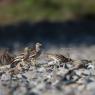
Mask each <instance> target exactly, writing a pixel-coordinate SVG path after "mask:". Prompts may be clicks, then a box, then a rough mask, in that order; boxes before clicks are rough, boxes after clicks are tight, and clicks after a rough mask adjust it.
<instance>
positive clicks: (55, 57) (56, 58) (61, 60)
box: [47, 53, 73, 63]
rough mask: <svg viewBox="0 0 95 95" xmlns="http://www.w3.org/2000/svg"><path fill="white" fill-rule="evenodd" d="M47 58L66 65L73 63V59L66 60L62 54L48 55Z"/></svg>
mask: <svg viewBox="0 0 95 95" xmlns="http://www.w3.org/2000/svg"><path fill="white" fill-rule="evenodd" d="M47 57H48V59H50V60H53V61H55V62H58V63H66V62H70V61H73V60H72V59H71V58H66V57H65V56H64V55H62V54H51V53H47Z"/></svg>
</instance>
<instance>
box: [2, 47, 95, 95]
mask: <svg viewBox="0 0 95 95" xmlns="http://www.w3.org/2000/svg"><path fill="white" fill-rule="evenodd" d="M64 50H66V49H64ZM64 50H62V52H61V51H58V50H57V49H56V50H55V51H53V50H52V49H51V50H49V51H48V52H51V51H52V52H56V51H57V52H58V53H63V52H64ZM80 51H81V52H80ZM94 51H95V50H94V46H93V47H89V48H85V47H79V48H74V47H73V48H71V49H69V53H70V57H71V58H73V59H74V60H75V61H74V62H73V63H72V64H70V63H69V62H68V63H62V64H60V65H57V64H53V65H49V62H47V61H46V60H45V58H42V57H41V58H40V59H39V60H38V61H37V62H38V64H37V65H36V66H32V65H31V64H25V65H24V66H23V70H22V71H20V72H19V73H18V74H16V75H11V74H10V73H9V72H8V70H9V67H10V66H9V65H5V66H2V67H0V95H50V94H51V95H63V94H64V95H95V64H94ZM66 52H68V50H67V51H66ZM89 54H90V55H89ZM64 55H65V52H64ZM89 56H90V57H89ZM88 58H89V59H88ZM81 59H87V60H92V62H89V63H88V62H87V61H86V62H85V64H84V62H83V61H82V60H81ZM78 60H79V61H78ZM75 63H76V64H75ZM80 64H84V65H83V66H82V67H81V68H77V69H75V67H76V66H77V65H80Z"/></svg>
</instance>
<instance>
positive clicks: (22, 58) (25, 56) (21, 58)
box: [11, 47, 29, 68]
mask: <svg viewBox="0 0 95 95" xmlns="http://www.w3.org/2000/svg"><path fill="white" fill-rule="evenodd" d="M28 61H29V48H28V47H25V48H24V52H23V53H21V54H19V55H17V56H16V57H15V58H14V60H13V62H12V63H11V68H14V67H17V68H20V67H21V66H22V65H25V64H26V63H28Z"/></svg>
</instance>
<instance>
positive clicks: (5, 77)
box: [1, 73, 11, 81]
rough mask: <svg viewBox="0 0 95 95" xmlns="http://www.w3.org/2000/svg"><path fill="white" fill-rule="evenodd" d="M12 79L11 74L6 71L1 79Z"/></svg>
mask: <svg viewBox="0 0 95 95" xmlns="http://www.w3.org/2000/svg"><path fill="white" fill-rule="evenodd" d="M10 79H11V76H10V75H9V74H8V73H5V74H3V75H2V76H1V81H8V80H10Z"/></svg>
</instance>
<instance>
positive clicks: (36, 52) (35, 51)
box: [29, 43, 42, 65]
mask: <svg viewBox="0 0 95 95" xmlns="http://www.w3.org/2000/svg"><path fill="white" fill-rule="evenodd" d="M41 47H42V44H41V43H36V44H35V46H34V47H33V48H31V50H30V56H29V58H30V60H31V63H32V64H33V65H35V64H36V60H37V58H38V57H39V56H40V55H41Z"/></svg>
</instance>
